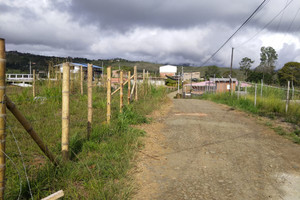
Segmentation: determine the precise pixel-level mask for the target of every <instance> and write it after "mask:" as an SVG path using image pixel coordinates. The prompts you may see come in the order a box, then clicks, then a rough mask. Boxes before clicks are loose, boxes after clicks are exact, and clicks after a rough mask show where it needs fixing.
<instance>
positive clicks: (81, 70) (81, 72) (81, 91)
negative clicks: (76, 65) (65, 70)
mask: <svg viewBox="0 0 300 200" xmlns="http://www.w3.org/2000/svg"><path fill="white" fill-rule="evenodd" d="M83 78H84V77H83V69H82V65H81V66H80V94H81V95H83Z"/></svg>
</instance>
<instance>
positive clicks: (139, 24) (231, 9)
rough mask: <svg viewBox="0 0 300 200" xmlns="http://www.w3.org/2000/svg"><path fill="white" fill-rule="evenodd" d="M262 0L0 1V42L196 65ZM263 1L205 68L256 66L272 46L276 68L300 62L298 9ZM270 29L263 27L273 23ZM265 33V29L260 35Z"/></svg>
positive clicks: (278, 0) (277, 0)
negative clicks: (263, 50)
mask: <svg viewBox="0 0 300 200" xmlns="http://www.w3.org/2000/svg"><path fill="white" fill-rule="evenodd" d="M261 2H262V1H261V0H253V1H250V0H247V1H240V0H234V1H233V0H203V1H198V0H187V1H181V0H165V1H160V0H151V1H140V0H127V1H122V0H110V1H103V0H102V1H99V0H85V1H80V0H66V1H63V0H53V1H50V0H44V1H37V0H23V1H21V0H13V1H6V2H0V10H1V13H0V24H1V25H0V37H3V38H5V39H6V41H7V43H8V44H7V49H8V50H18V51H23V52H31V53H37V54H43V55H59V56H73V57H75V56H76V57H77V56H80V57H88V58H114V57H122V58H125V59H131V60H146V61H152V62H160V63H166V62H168V63H174V64H177V63H191V64H193V65H198V66H199V65H200V64H201V63H203V62H204V61H205V60H206V59H207V58H209V57H210V55H212V54H213V53H214V51H215V50H216V49H218V48H219V47H220V45H221V44H222V43H223V42H224V41H225V40H226V39H227V38H228V37H229V36H230V35H231V34H232V33H233V32H234V31H235V30H236V29H237V28H238V26H239V25H240V24H241V23H242V22H244V21H245V20H246V19H247V17H248V16H249V15H250V14H251V13H252V12H253V10H254V9H255V8H256V7H257V6H258V5H259V4H260V3H261ZM289 2H290V0H288V1H282V0H269V1H267V4H265V6H264V7H263V8H262V9H261V10H260V12H258V13H257V14H256V15H255V16H254V18H253V19H252V20H251V21H250V23H248V24H247V25H246V26H245V27H244V28H243V29H242V30H241V31H240V32H239V33H238V34H237V35H236V36H235V37H234V38H233V40H231V41H230V42H229V43H228V44H227V45H226V46H225V47H224V48H223V49H222V50H221V51H220V52H219V53H218V54H217V55H216V56H215V57H214V58H213V59H212V60H210V61H209V62H208V63H207V64H216V65H219V66H229V63H230V52H231V47H235V57H234V66H235V67H238V62H239V61H240V60H241V59H242V58H243V57H245V56H247V57H250V58H252V59H254V60H255V61H256V62H255V65H258V64H259V53H260V52H259V51H260V47H261V46H273V47H274V48H275V49H276V50H277V52H278V54H279V60H278V66H277V67H281V66H282V65H283V64H284V63H285V62H288V61H299V59H300V58H299V49H300V25H299V24H300V12H299V8H300V2H299V1H295V0H294V1H293V0H291V3H290V4H289V6H288V7H287V9H286V10H285V11H284V12H282V13H280V11H281V10H282V8H284V7H285V6H286V5H287V3H289ZM276 15H278V16H277V18H275V19H274V20H273V21H272V23H270V24H269V25H268V26H267V27H265V26H266V24H268V23H269V22H270V21H271V20H272V19H273V18H274V16H276ZM264 27H265V29H263V28H264Z"/></svg>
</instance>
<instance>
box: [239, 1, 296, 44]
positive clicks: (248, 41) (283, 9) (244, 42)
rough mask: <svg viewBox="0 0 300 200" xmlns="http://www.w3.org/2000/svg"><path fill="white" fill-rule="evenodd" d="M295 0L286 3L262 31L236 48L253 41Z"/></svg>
mask: <svg viewBox="0 0 300 200" xmlns="http://www.w3.org/2000/svg"><path fill="white" fill-rule="evenodd" d="M293 1H294V0H291V1H290V2H289V3H288V4H286V6H285V7H284V8H283V9H282V10H281V11H280V12H279V13H278V14H277V15H275V17H273V18H272V19H271V20H270V21H269V22H268V23H267V24H266V25H265V26H264V27H263V28H262V29H261V30H260V31H258V32H257V33H256V34H254V35H253V36H252V37H251V38H250V39H248V40H246V41H245V42H243V43H242V44H240V45H239V46H237V47H235V48H239V47H241V46H243V45H245V44H246V43H248V42H249V41H251V40H252V39H253V38H255V37H256V36H257V35H258V34H259V33H261V32H262V31H263V30H264V29H265V28H267V27H268V26H269V25H270V24H271V23H272V22H273V21H274V20H275V19H276V18H277V17H278V16H279V15H280V14H281V13H282V12H283V11H284V10H285V9H286V8H287V7H288V6H289V5H290V4H291V3H292V2H293Z"/></svg>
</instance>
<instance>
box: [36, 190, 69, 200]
mask: <svg viewBox="0 0 300 200" xmlns="http://www.w3.org/2000/svg"><path fill="white" fill-rule="evenodd" d="M64 195H65V194H64V191H63V190H59V191H57V192H55V193H53V194H51V195H50V196H47V197H45V198H42V199H41V200H56V199H59V198H61V197H63V196H64Z"/></svg>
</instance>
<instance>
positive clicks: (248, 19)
mask: <svg viewBox="0 0 300 200" xmlns="http://www.w3.org/2000/svg"><path fill="white" fill-rule="evenodd" d="M266 1H267V0H263V2H262V3H261V4H260V5H259V6H258V7H257V8H256V9H255V10H254V12H253V13H252V14H251V15H250V16H249V17H248V18H247V19H246V21H244V23H243V24H242V25H241V26H240V27H239V28H238V29H237V30H236V31H235V32H234V33H233V34H232V35H231V36H230V37H229V38H228V39H227V40H226V41H225V42H224V44H222V45H221V47H220V48H219V49H218V50H217V51H215V53H213V54H212V55H211V56H210V57H209V58H208V59H207V60H206V61H205V62H204V63H202V64H201V66H203V65H205V64H206V63H207V62H208V61H209V60H210V59H212V58H213V57H214V56H215V55H216V54H217V53H218V52H219V51H220V50H221V49H222V48H223V47H224V46H225V45H226V44H227V43H228V42H229V41H230V40H231V39H232V38H233V36H234V35H235V34H236V33H237V32H238V31H239V30H240V29H241V28H243V26H245V25H246V24H247V23H248V22H249V21H250V20H251V19H252V17H253V16H254V15H255V13H256V12H258V10H259V9H260V8H261V7H262V6H263V4H264V3H265V2H266Z"/></svg>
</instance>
